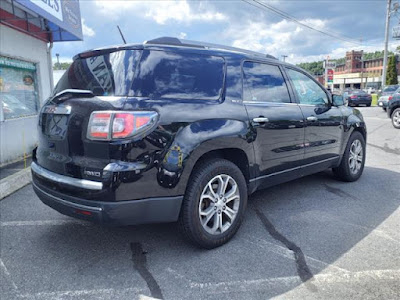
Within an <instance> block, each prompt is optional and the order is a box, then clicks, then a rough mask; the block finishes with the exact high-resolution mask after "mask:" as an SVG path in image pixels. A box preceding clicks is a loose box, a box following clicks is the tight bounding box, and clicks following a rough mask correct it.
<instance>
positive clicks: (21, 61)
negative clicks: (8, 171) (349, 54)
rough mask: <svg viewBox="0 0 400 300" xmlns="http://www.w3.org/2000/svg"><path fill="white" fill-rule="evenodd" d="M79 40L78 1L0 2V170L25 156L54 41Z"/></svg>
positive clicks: (45, 91)
mask: <svg viewBox="0 0 400 300" xmlns="http://www.w3.org/2000/svg"><path fill="white" fill-rule="evenodd" d="M78 40H82V25H81V16H80V9H79V0H1V1H0V165H4V164H7V163H10V162H13V161H15V160H18V159H21V158H22V157H23V156H24V155H29V154H30V152H31V150H32V149H33V148H34V147H35V145H36V143H37V116H38V112H39V110H40V107H41V105H42V104H43V102H44V101H45V100H46V99H47V98H48V97H49V96H50V93H51V90H52V89H53V74H52V72H53V70H52V59H51V48H52V46H53V42H68V41H78Z"/></svg>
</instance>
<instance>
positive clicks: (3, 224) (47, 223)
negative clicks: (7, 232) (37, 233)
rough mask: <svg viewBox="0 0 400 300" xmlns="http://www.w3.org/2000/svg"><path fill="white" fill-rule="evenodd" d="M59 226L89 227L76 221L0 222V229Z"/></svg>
mask: <svg viewBox="0 0 400 300" xmlns="http://www.w3.org/2000/svg"><path fill="white" fill-rule="evenodd" d="M60 225H82V226H91V225H92V224H91V223H89V222H82V221H78V220H39V221H6V222H0V227H8V226H60Z"/></svg>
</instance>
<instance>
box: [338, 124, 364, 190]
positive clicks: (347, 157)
mask: <svg viewBox="0 0 400 300" xmlns="http://www.w3.org/2000/svg"><path fill="white" fill-rule="evenodd" d="M360 147H361V148H360ZM365 154H366V151H365V139H364V137H363V135H362V134H361V133H360V132H358V131H355V132H353V133H352V135H351V136H350V138H349V141H348V142H347V145H346V149H345V150H344V154H343V157H342V161H341V162H340V165H339V166H338V167H337V168H333V169H332V171H333V174H334V175H335V177H336V178H337V179H339V180H342V181H346V182H352V181H356V180H358V178H360V176H361V174H362V172H363V170H364V164H365Z"/></svg>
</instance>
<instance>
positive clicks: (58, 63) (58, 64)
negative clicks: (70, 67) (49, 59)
mask: <svg viewBox="0 0 400 300" xmlns="http://www.w3.org/2000/svg"><path fill="white" fill-rule="evenodd" d="M56 56H57V70H60V69H61V68H60V67H61V66H60V54H58V53H56Z"/></svg>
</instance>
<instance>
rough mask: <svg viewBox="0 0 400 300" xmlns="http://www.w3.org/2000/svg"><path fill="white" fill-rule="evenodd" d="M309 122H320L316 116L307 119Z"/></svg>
mask: <svg viewBox="0 0 400 300" xmlns="http://www.w3.org/2000/svg"><path fill="white" fill-rule="evenodd" d="M307 121H309V122H315V121H318V118H317V117H314V116H310V117H307Z"/></svg>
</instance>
